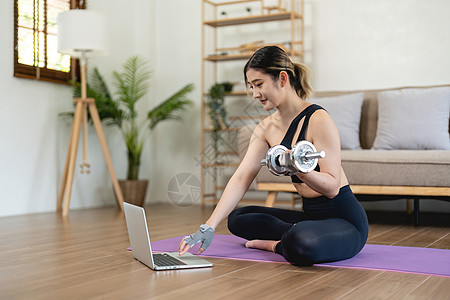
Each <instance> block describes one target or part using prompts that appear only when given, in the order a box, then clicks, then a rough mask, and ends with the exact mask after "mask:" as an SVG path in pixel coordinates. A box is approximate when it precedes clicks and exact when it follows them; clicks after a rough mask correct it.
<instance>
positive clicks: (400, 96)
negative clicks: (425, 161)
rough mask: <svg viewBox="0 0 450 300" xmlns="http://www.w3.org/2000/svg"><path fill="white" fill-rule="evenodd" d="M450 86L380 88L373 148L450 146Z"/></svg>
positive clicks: (419, 148) (437, 147)
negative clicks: (381, 90) (449, 126)
mask: <svg viewBox="0 0 450 300" xmlns="http://www.w3.org/2000/svg"><path fill="white" fill-rule="evenodd" d="M449 111H450V87H437V88H430V89H402V90H392V91H383V92H379V96H378V130H377V135H376V138H375V142H374V144H373V148H374V149H416V150H425V149H442V150H450V138H449V132H448V124H449V123H448V122H449Z"/></svg>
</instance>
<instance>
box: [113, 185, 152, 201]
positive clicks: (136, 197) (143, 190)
mask: <svg viewBox="0 0 450 300" xmlns="http://www.w3.org/2000/svg"><path fill="white" fill-rule="evenodd" d="M148 182H149V181H148V180H119V185H120V189H121V190H122V195H123V199H124V201H125V202H128V203H131V204H134V205H138V206H143V205H144V201H145V195H146V194H147V186H148Z"/></svg>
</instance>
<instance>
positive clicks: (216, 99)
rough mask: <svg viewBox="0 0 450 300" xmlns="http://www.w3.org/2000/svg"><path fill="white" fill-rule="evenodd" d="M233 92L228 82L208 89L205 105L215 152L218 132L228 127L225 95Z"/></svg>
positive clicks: (231, 85)
mask: <svg viewBox="0 0 450 300" xmlns="http://www.w3.org/2000/svg"><path fill="white" fill-rule="evenodd" d="M232 90H233V84H232V83H230V82H222V83H216V84H214V85H213V86H211V88H210V89H209V95H208V99H207V101H206V105H207V106H208V108H209V112H208V114H209V117H210V119H211V123H212V127H213V140H214V147H215V149H216V150H217V143H218V140H219V136H220V134H219V133H220V130H222V129H225V128H227V127H228V123H227V111H226V109H225V103H224V101H225V95H226V94H227V93H229V92H231V91H232Z"/></svg>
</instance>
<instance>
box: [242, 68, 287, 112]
mask: <svg viewBox="0 0 450 300" xmlns="http://www.w3.org/2000/svg"><path fill="white" fill-rule="evenodd" d="M247 81H248V82H247V84H248V87H249V89H250V91H252V93H253V98H255V99H256V100H259V102H260V103H261V105H262V106H263V109H264V110H265V111H270V110H272V109H274V108H276V107H277V106H278V104H279V101H280V86H279V85H278V82H274V81H273V80H272V77H271V76H270V75H268V74H266V73H263V72H261V71H258V70H255V69H248V71H247Z"/></svg>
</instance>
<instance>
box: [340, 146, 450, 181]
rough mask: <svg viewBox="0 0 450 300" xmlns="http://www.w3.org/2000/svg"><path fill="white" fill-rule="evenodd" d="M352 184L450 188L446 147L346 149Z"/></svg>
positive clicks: (345, 165)
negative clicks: (425, 148) (440, 148)
mask: <svg viewBox="0 0 450 300" xmlns="http://www.w3.org/2000/svg"><path fill="white" fill-rule="evenodd" d="M342 167H343V168H344V171H345V174H346V175H347V177H348V180H349V182H350V184H361V185H400V186H442V187H450V180H449V174H450V155H449V151H445V150H343V151H342Z"/></svg>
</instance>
